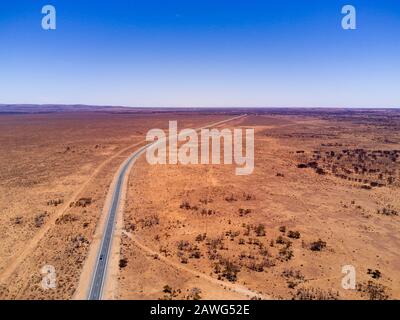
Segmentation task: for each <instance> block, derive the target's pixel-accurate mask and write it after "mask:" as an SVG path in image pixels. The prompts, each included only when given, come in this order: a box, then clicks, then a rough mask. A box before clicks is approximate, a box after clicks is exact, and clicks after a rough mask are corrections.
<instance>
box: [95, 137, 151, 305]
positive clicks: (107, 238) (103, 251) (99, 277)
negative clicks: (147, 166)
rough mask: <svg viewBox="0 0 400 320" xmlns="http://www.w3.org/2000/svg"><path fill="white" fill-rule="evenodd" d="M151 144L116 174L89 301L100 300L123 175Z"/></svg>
mask: <svg viewBox="0 0 400 320" xmlns="http://www.w3.org/2000/svg"><path fill="white" fill-rule="evenodd" d="M150 145H151V144H148V145H145V146H144V147H142V148H140V149H139V150H137V151H136V152H135V153H133V154H132V155H131V156H130V157H129V159H127V160H126V162H125V164H124V165H123V167H122V168H121V170H120V172H119V174H118V180H117V183H116V185H115V189H114V193H113V196H112V200H111V206H110V209H109V211H108V218H107V223H106V227H105V232H104V235H103V239H102V241H101V246H100V251H99V253H98V255H97V262H96V269H95V272H94V275H93V278H92V282H91V286H90V291H89V297H88V299H89V300H99V299H101V296H102V292H103V285H104V279H105V275H106V271H107V263H108V258H109V253H110V248H111V241H112V237H113V233H114V224H115V215H116V213H117V210H118V206H119V201H120V197H121V191H122V186H123V182H124V178H125V174H126V172H127V170H128V168H129V166H130V165H131V163H132V162H134V161H135V160H136V159H137V158H138V157H139V156H140V155H141V154H142V153H143V152H144V151H145V150H146V148H148V147H149V146H150Z"/></svg>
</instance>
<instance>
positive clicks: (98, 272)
mask: <svg viewBox="0 0 400 320" xmlns="http://www.w3.org/2000/svg"><path fill="white" fill-rule="evenodd" d="M245 116H246V115H240V116H237V117H234V118H230V119H227V120H223V121H219V122H216V123H213V124H210V125H206V126H205V127H202V128H206V127H210V126H217V125H220V124H223V123H225V122H228V121H232V120H235V119H238V118H242V117H245ZM202 128H199V129H197V131H199V130H200V129H202ZM166 139H168V137H167V138H166ZM157 142H161V141H155V142H152V143H149V144H147V145H145V146H143V147H141V148H140V149H139V150H137V151H136V152H134V153H133V154H132V155H131V156H130V157H129V158H128V159H127V160H126V162H125V164H124V165H123V167H122V168H121V170H120V171H119V173H118V180H117V183H116V186H115V189H114V193H113V195H112V202H111V206H110V209H109V211H108V216H107V223H106V227H105V232H104V234H103V239H102V241H101V246H100V251H99V253H98V255H97V261H96V268H95V271H94V274H93V278H92V282H91V285H90V291H89V295H88V299H89V300H100V299H101V297H102V293H103V286H104V280H105V276H106V273H107V264H108V258H109V255H110V248H111V242H112V238H113V233H114V225H115V216H116V214H117V211H118V207H119V202H120V197H121V192H122V186H123V182H124V178H125V175H126V173H127V170H128V168H129V166H130V165H131V164H132V162H134V161H135V160H136V159H137V158H138V157H139V156H140V155H141V154H142V153H144V152H145V151H146V149H147V148H149V147H150V146H151V145H153V144H155V143H157Z"/></svg>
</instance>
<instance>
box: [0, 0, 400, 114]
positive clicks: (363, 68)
mask: <svg viewBox="0 0 400 320" xmlns="http://www.w3.org/2000/svg"><path fill="white" fill-rule="evenodd" d="M45 4H52V5H54V6H55V7H56V9H57V29H56V30H55V31H44V30H42V28H41V19H42V14H41V8H42V6H43V5H45ZM345 4H352V5H354V6H355V7H356V9H357V30H351V31H350V30H347V31H346V30H343V29H342V28H341V18H342V14H341V8H342V6H343V5H345ZM0 103H60V104H64V103H65V104H70V103H83V104H101V105H109V104H111V105H128V106H137V107H164V106H165V107H184V106H192V107H264V106H272V107H273V106H277V107H280V106H288V107H291V106H293V107H295V106H299V107H317V106H321V107H336V106H338V107H400V1H399V0H373V1H372V0H363V1H361V0H349V1H337V0H293V1H285V0H275V1H268V0H264V1H252V0H246V1H245V0H230V1H225V0H198V1H197V0H182V1H176V0H163V1H154V0H141V1H134V0H132V1H127V0H113V1H95V0H92V1H89V0H81V1H72V0H64V1H62V0H46V1H33V0H31V1H27V0H18V1H15V0H1V2H0Z"/></svg>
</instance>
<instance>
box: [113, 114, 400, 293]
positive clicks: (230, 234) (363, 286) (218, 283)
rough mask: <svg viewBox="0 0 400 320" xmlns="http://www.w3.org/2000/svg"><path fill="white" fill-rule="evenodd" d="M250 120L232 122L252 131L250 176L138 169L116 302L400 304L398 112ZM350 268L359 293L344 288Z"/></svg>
mask: <svg viewBox="0 0 400 320" xmlns="http://www.w3.org/2000/svg"><path fill="white" fill-rule="evenodd" d="M255 113H256V112H254V113H252V114H250V115H249V116H248V117H247V118H244V119H240V120H237V121H236V122H232V123H229V124H226V127H227V128H229V127H231V128H233V127H235V128H240V127H242V128H247V127H251V128H254V129H255V132H256V133H255V137H256V140H255V169H254V172H253V174H252V175H249V176H236V175H235V174H234V166H231V165H180V164H178V165H149V164H147V163H146V161H145V159H144V158H142V159H140V160H139V161H138V163H137V164H136V165H135V166H134V167H133V169H132V171H131V174H130V182H129V190H128V194H127V200H126V208H125V211H124V222H125V233H124V235H123V236H122V245H121V259H120V277H119V292H118V296H119V297H120V298H128V299H131V298H132V299H207V298H208V299H210V298H211V299H212V298H215V299H220V298H222V299H227V298H244V299H248V298H259V297H260V296H262V297H263V298H275V299H398V298H399V297H400V272H399V270H400V256H399V254H398V252H399V248H400V236H399V231H400V217H399V210H400V200H399V199H400V197H399V195H400V194H399V183H400V182H399V181H400V180H399V179H400V176H399V166H400V159H399V155H400V150H399V149H400V135H399V132H400V131H399V129H400V114H399V113H398V112H397V111H393V110H381V111H377V110H353V111H347V110H326V111H325V110H322V111H319V110H307V111H304V110H295V109H287V110H265V111H259V112H257V114H255ZM346 265H351V266H354V268H355V270H356V288H355V289H354V290H345V289H343V288H342V278H343V277H344V276H345V274H344V273H342V267H343V266H346ZM257 295H258V296H257Z"/></svg>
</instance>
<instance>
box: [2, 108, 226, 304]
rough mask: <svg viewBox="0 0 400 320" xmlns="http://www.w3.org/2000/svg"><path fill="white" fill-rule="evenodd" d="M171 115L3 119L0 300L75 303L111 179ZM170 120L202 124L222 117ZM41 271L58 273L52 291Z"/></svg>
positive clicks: (76, 114) (98, 114) (126, 113)
mask: <svg viewBox="0 0 400 320" xmlns="http://www.w3.org/2000/svg"><path fill="white" fill-rule="evenodd" d="M24 110H25V109H24V108H23V110H22V111H24ZM18 111H20V110H18ZM170 117H171V115H169V114H166V113H165V112H155V111H151V112H131V111H127V110H126V109H125V110H116V112H109V111H107V112H106V111H103V112H92V111H90V110H88V111H85V112H67V111H66V112H49V111H46V110H45V111H44V112H43V113H39V114H2V115H0V163H1V164H2V165H1V166H0V181H1V183H0V242H1V246H0V299H70V298H72V297H73V295H74V293H75V290H76V287H77V284H78V281H79V277H80V272H81V270H82V266H83V264H84V262H85V258H86V255H87V252H88V249H89V246H90V244H91V242H92V240H93V234H94V231H95V228H96V225H97V223H98V221H99V218H100V214H101V210H102V208H103V205H104V200H105V196H106V194H107V192H108V189H109V185H110V183H111V181H112V178H113V176H114V175H115V173H116V171H117V169H118V167H119V166H120V164H121V163H122V162H123V161H124V160H125V159H126V158H127V157H128V155H129V154H130V153H132V152H133V151H135V150H136V149H137V148H139V147H140V146H141V145H143V144H144V142H145V141H144V140H145V136H146V133H147V131H148V130H150V129H151V128H157V127H159V128H166V127H167V126H168V120H169V119H170ZM173 118H174V120H178V121H179V122H180V123H182V125H186V126H200V125H203V124H205V123H209V122H212V121H218V120H223V119H225V118H226V116H225V115H223V114H221V115H214V114H213V115H209V114H207V113H204V114H198V115H197V116H196V117H191V116H187V115H186V114H179V113H175V114H174V115H173ZM45 265H52V266H54V267H55V270H56V275H57V285H56V288H55V289H48V290H44V289H43V288H42V285H41V281H42V277H43V274H42V273H41V269H42V267H43V266H45Z"/></svg>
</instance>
